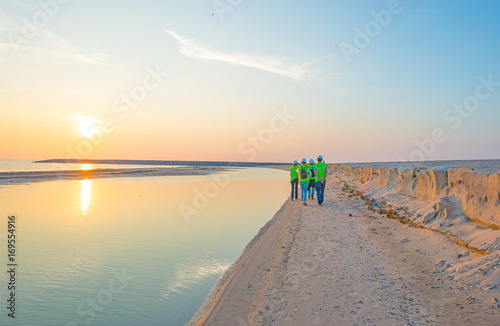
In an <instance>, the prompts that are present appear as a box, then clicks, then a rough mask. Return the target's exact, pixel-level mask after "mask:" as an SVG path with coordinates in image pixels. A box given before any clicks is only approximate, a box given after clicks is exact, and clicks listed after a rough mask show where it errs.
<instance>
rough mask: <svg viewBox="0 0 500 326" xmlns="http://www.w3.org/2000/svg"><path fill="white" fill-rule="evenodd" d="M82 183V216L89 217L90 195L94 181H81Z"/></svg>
mask: <svg viewBox="0 0 500 326" xmlns="http://www.w3.org/2000/svg"><path fill="white" fill-rule="evenodd" d="M80 183H81V184H82V196H81V202H82V206H81V208H82V215H83V216H85V215H87V210H88V208H89V204H90V193H91V188H92V180H80Z"/></svg>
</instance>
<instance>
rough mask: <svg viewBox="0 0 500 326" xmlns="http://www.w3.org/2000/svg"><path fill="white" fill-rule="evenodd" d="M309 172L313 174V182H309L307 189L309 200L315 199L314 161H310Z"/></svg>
mask: <svg viewBox="0 0 500 326" xmlns="http://www.w3.org/2000/svg"><path fill="white" fill-rule="evenodd" d="M309 171H310V172H311V180H309V187H308V188H307V198H308V199H314V190H315V189H316V174H317V172H316V164H314V160H313V159H310V160H309Z"/></svg>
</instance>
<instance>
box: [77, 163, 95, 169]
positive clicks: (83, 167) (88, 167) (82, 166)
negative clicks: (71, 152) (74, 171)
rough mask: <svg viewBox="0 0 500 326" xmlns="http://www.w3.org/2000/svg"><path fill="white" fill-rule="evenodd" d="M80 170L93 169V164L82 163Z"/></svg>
mask: <svg viewBox="0 0 500 326" xmlns="http://www.w3.org/2000/svg"><path fill="white" fill-rule="evenodd" d="M80 170H92V164H89V163H82V164H80Z"/></svg>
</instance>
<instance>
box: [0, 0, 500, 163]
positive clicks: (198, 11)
mask: <svg viewBox="0 0 500 326" xmlns="http://www.w3.org/2000/svg"><path fill="white" fill-rule="evenodd" d="M41 4H42V5H41ZM44 8H51V9H49V11H50V10H52V11H51V12H50V14H51V15H50V16H51V17H49V15H48V14H47V13H46V12H47V9H44ZM54 8H55V9H54ZM390 8H392V9H393V12H391V9H390ZM499 9H500V3H498V2H496V1H481V2H480V3H478V2H473V1H454V2H445V1H425V0H421V1H420V0H413V1H409V0H401V1H399V2H398V1H349V2H348V1H313V2H306V1H256V0H253V1H248V0H247V1H245V0H241V1H237V0H233V1H228V0H224V1H223V0H221V1H212V0H210V1H142V2H141V1H92V0H86V1H83V0H65V1H62V0H61V1H60V2H57V0H45V1H22V0H4V1H3V3H2V5H1V6H0V71H2V75H1V77H0V115H1V116H2V121H0V127H1V131H0V133H1V135H0V136H2V138H3V139H9V141H8V142H5V143H3V144H2V145H1V146H2V148H1V152H2V154H3V156H4V157H2V158H34V159H37V158H53V157H66V156H67V155H68V147H71V148H78V147H79V146H80V145H82V144H83V142H85V141H90V140H87V139H86V137H88V134H87V133H84V135H82V134H81V133H79V132H78V126H77V125H76V124H77V123H80V124H81V123H82V121H83V120H82V119H83V118H81V117H85V118H84V119H86V120H84V121H99V120H101V121H104V120H109V121H112V122H113V125H114V127H115V128H114V130H113V132H112V133H109V134H106V135H105V137H103V139H102V140H101V141H99V142H98V143H94V144H93V146H92V148H91V150H89V151H86V152H85V153H80V154H81V156H82V157H87V158H131V159H132V158H133V159H191V160H196V159H199V160H203V159H210V160H238V161H245V160H254V161H290V160H294V159H299V158H301V157H308V158H309V157H315V156H316V155H317V154H323V156H325V158H327V160H328V161H330V162H349V161H395V160H403V159H404V160H408V159H418V160H420V159H422V160H438V159H474V158H476V159H481V158H500V146H499V145H500V144H499V142H500V137H499V136H500V131H499V128H498V122H499V121H500V119H499V118H500V113H499V106H500V87H498V86H495V85H496V84H494V83H493V85H494V86H492V87H493V88H492V91H490V92H489V93H491V94H487V95H489V96H488V98H487V99H485V100H480V101H479V102H478V103H479V104H478V107H477V108H475V109H474V110H473V111H471V112H466V113H467V117H466V118H464V117H463V116H462V117H461V120H462V121H461V123H460V126H458V127H457V128H452V126H453V125H454V124H452V123H450V122H449V121H448V122H447V121H446V119H444V118H443V114H444V113H445V112H446V111H447V110H449V109H450V108H451V109H453V105H454V104H459V105H460V104H462V103H463V102H464V100H465V99H467V98H469V97H470V96H474V94H475V90H476V88H477V87H478V85H480V84H481V82H480V81H479V80H478V78H480V77H483V78H485V79H488V78H490V79H491V80H492V81H493V82H495V81H497V80H498V81H500V65H499V64H498V59H497V58H498V53H499V52H500V51H499V50H500V40H499V38H498V30H500V21H499V20H498V12H500V11H499ZM373 12H375V13H378V15H379V16H380V15H382V16H383V17H385V19H386V22H387V23H385V25H386V26H382V24H381V23H380V22H377V20H376V19H375V17H374V15H373ZM44 13H46V14H45V16H44ZM384 13H385V14H387V13H389V15H390V21H387V16H384ZM37 15H38V16H37ZM34 17H38V19H40V22H41V23H40V22H39V25H40V27H39V28H37V29H36V31H35V32H33V31H31V32H32V33H31V34H30V35H28V36H27V34H26V30H27V28H28V27H27V26H26V25H27V24H29V23H26V22H27V21H28V22H30V23H34V21H35V18H34ZM44 17H49V18H48V19H47V20H46V21H44V20H43V19H44ZM377 24H378V25H377ZM377 26H378V27H377ZM370 27H371V28H372V30H370V29H369V28H370ZM367 28H368V30H367ZM358 29H359V30H361V31H363V33H364V34H366V35H368V34H370V33H371V36H370V35H368V36H365V42H364V43H363V42H362V44H361V46H360V45H359V44H358V45H356V44H357V43H356V37H358V38H359V33H358V32H357V31H358ZM370 31H371V32H370ZM366 39H368V40H369V43H368V42H366ZM19 40H21V41H19ZM16 44H17V45H16ZM346 48H351V49H353V48H354V49H355V50H356V51H357V53H354V54H351V55H347V56H346V54H345V51H346V50H345V49H346ZM147 67H161V69H162V70H163V71H165V72H166V73H168V77H166V78H165V80H164V81H162V83H161V85H158V87H157V88H155V89H154V90H153V91H151V92H148V94H147V98H146V99H145V100H144V101H141V103H140V104H139V105H138V106H137V107H134V108H131V109H130V114H129V115H128V116H127V118H126V119H120V118H119V117H118V116H117V114H116V112H113V110H112V109H111V107H112V106H113V103H114V101H116V99H117V98H120V96H122V94H124V93H127V92H128V91H130V90H131V89H133V87H135V86H136V85H137V84H138V83H140V82H141V81H142V80H143V78H144V75H145V74H146V73H147ZM482 90H486V88H484V87H483V89H482ZM481 94H482V93H481ZM276 110H278V111H282V110H287V112H290V113H291V114H293V115H294V116H295V118H294V119H292V120H291V121H289V123H287V124H286V126H284V128H283V130H281V129H280V130H275V131H273V133H272V135H271V136H270V137H271V139H268V140H264V139H260V138H259V135H260V136H262V135H265V134H266V132H265V129H266V128H268V127H269V123H270V121H272V119H273V117H274V116H275V115H276V113H275V112H276ZM452 116H456V117H455V118H457V117H458V113H456V112H453V113H452ZM75 117H76V118H75ZM78 117H80V118H78ZM78 119H79V120H78ZM78 121H79V122H78ZM455 121H456V120H455ZM89 128H91V127H89ZM436 128H439V129H441V130H443V132H444V133H445V137H444V138H446V139H445V140H443V141H439V142H437V141H434V140H432V141H431V140H430V139H431V135H432V133H433V131H434V130H435V129H436ZM263 130H264V131H263ZM96 132H97V133H99V131H98V130H97V131H96ZM249 137H257V139H258V142H257V144H253V143H252V142H251V141H250V140H249V139H250V138H249ZM268 138H269V137H268ZM427 139H429V141H428V142H427V141H426V140H427ZM430 142H432V143H430ZM419 143H420V144H422V143H424V144H426V145H425V146H423V147H419V145H418V144H419ZM426 146H427V147H426ZM80 147H81V146H80ZM242 149H243V150H242ZM251 149H255V150H254V151H251ZM249 152H253V153H254V155H249V154H248V153H249Z"/></svg>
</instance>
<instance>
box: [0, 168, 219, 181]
mask: <svg viewBox="0 0 500 326" xmlns="http://www.w3.org/2000/svg"><path fill="white" fill-rule="evenodd" d="M226 170H228V169H227V168H223V167H207V166H198V167H197V166H194V167H192V166H188V167H171V168H137V169H134V168H130V169H129V168H127V169H92V170H61V171H23V172H0V185H19V184H27V183H35V182H44V181H51V180H84V179H101V178H120V177H158V176H175V175H179V176H181V175H182V176H189V175H207V174H212V173H219V172H223V171H226Z"/></svg>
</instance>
